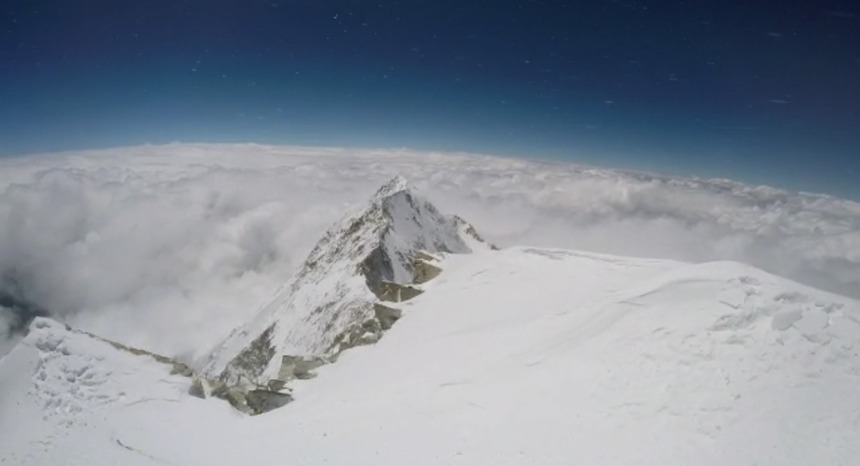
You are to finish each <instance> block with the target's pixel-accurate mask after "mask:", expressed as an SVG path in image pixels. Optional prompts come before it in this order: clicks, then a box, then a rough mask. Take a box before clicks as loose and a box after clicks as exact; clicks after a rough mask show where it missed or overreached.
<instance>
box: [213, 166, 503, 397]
mask: <svg viewBox="0 0 860 466" xmlns="http://www.w3.org/2000/svg"><path fill="white" fill-rule="evenodd" d="M492 247H493V246H492V245H489V244H487V243H486V242H484V241H483V240H482V239H481V238H480V236H479V235H478V234H477V233H476V232H475V229H474V228H473V227H472V226H471V225H469V224H468V223H467V222H465V221H464V220H462V219H460V218H459V217H454V216H446V215H442V214H441V213H439V211H438V210H437V209H436V208H435V207H434V206H433V205H432V204H430V203H429V202H427V201H426V200H424V199H422V198H421V197H420V196H418V195H416V193H415V191H414V189H413V188H411V187H410V186H409V185H408V183H407V182H406V181H405V180H404V179H403V178H400V177H397V178H395V179H393V180H391V181H390V182H389V183H387V184H386V185H384V186H383V187H382V188H380V189H379V191H377V192H376V194H375V195H374V196H373V197H372V198H371V200H370V202H369V203H368V204H366V205H365V206H363V207H362V208H359V209H357V210H355V211H353V212H351V213H349V214H348V215H346V216H345V217H344V219H343V220H342V221H341V222H339V223H338V224H336V225H335V226H334V227H333V228H332V229H330V230H329V231H328V232H327V233H326V234H325V235H324V236H323V238H322V239H321V240H320V241H319V243H318V244H317V245H316V247H315V248H314V249H313V250H312V251H311V253H310V255H309V256H308V258H307V259H306V260H305V262H304V264H303V265H302V267H301V268H300V269H299V270H298V272H297V273H296V274H295V275H294V276H293V278H292V279H291V280H290V281H289V282H287V283H286V284H285V285H284V287H283V288H282V289H281V290H280V291H279V292H278V293H277V295H276V296H275V298H274V299H273V300H272V301H271V303H269V304H268V305H266V306H264V307H263V308H262V309H261V310H260V312H259V313H258V315H257V316H256V317H255V318H254V319H253V320H252V321H250V322H248V323H247V324H246V325H244V326H243V327H241V328H238V329H236V330H235V331H234V332H233V333H232V334H231V335H230V336H229V337H228V338H227V339H226V340H225V341H224V342H223V343H222V344H221V345H219V346H218V348H216V350H215V351H214V352H213V354H212V356H211V358H210V362H209V364H208V365H207V367H206V369H205V372H206V374H207V375H208V376H209V377H213V378H218V379H219V380H220V381H222V382H223V383H226V384H228V385H231V386H246V387H249V388H250V387H261V386H280V385H282V384H283V383H284V382H285V381H286V380H285V379H288V378H291V377H296V376H298V374H293V373H292V372H291V371H289V370H284V368H285V367H287V366H289V367H298V366H295V363H296V361H304V362H303V363H302V364H303V366H302V364H300V366H302V367H307V366H308V365H313V364H316V361H327V360H331V359H333V358H335V357H336V356H337V355H338V354H339V353H340V352H341V351H343V350H344V349H346V348H349V347H352V346H356V345H360V344H366V343H371V342H374V341H376V340H378V338H379V337H380V336H381V334H382V332H383V331H385V330H387V329H388V328H390V327H391V326H392V325H393V323H394V321H396V320H397V319H398V318H399V317H400V311H399V310H398V309H397V308H396V306H392V305H391V303H392V302H397V301H405V300H407V299H411V298H412V297H414V296H416V295H417V294H419V293H420V292H421V290H420V288H419V287H417V286H413V285H412V284H419V283H423V282H425V281H427V280H429V279H431V278H433V277H435V276H436V275H437V274H438V273H439V270H438V267H436V266H435V265H433V264H432V262H433V256H434V255H437V254H450V253H468V252H471V251H472V250H474V249H476V248H481V249H485V248H492Z"/></svg>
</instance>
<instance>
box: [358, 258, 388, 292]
mask: <svg viewBox="0 0 860 466" xmlns="http://www.w3.org/2000/svg"><path fill="white" fill-rule="evenodd" d="M359 269H360V271H361V274H362V275H364V280H365V281H366V282H367V288H368V289H369V290H370V291H372V292H373V294H375V295H376V296H379V295H380V294H381V293H382V283H384V282H387V281H390V280H392V279H393V278H394V269H393V267H392V265H391V258H389V257H388V254H386V253H385V250H384V249H383V248H382V247H381V246H380V247H378V248H376V249H374V250H373V251H371V252H370V254H368V255H367V257H366V258H365V259H364V260H363V261H362V262H361V265H360V266H359Z"/></svg>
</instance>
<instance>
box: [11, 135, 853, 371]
mask: <svg viewBox="0 0 860 466" xmlns="http://www.w3.org/2000/svg"><path fill="white" fill-rule="evenodd" d="M397 174H402V175H404V176H405V177H407V178H408V179H409V180H410V181H411V182H412V184H413V185H415V186H416V187H417V188H418V189H419V190H420V191H421V192H422V194H424V195H425V196H426V197H428V198H429V199H430V200H431V201H433V202H434V203H435V204H436V205H437V206H438V207H439V208H440V210H442V211H443V212H449V213H456V214H459V215H461V216H462V217H464V218H465V219H467V220H469V221H470V222H471V223H473V224H474V225H475V226H476V228H477V229H478V230H479V232H481V233H482V234H483V235H484V236H485V237H487V238H488V239H489V240H491V241H493V242H495V243H496V244H498V245H500V246H509V245H519V244H528V245H537V246H551V247H564V248H574V249H584V250H590V251H599V252H608V253H616V254H623V255H635V256H646V257H664V258H673V259H681V260H687V261H693V262H699V261H710V260H737V261H742V262H746V263H750V264H753V265H756V266H758V267H760V268H762V269H765V270H767V271H770V272H773V273H776V274H779V275H784V276H787V277H790V278H793V279H795V280H798V281H800V282H803V283H807V284H811V285H814V286H817V287H820V288H823V289H826V290H830V291H835V292H838V293H842V294H845V295H849V296H853V297H860V204H858V203H855V202H851V201H847V200H842V199H837V198H832V197H828V196H822V195H813V194H803V193H791V192H786V191H782V190H778V189H773V188H769V187H762V186H758V187H753V186H747V185H743V184H739V183H735V182H731V181H726V180H698V179H688V178H672V177H666V176H660V175H650V174H643V173H633V172H622V171H617V170H607V169H598V168H590V167H583V166H577V165H570V164H561V163H549V162H537V161H527V160H518V159H508V158H496V157H488V156H480V155H470V154H444V153H431V152H417V151H409V150H352V149H326V148H301V147H273V146H260V145H254V144H243V145H205V144H170V145H163V146H141V147H132V148H122V149H111V150H101V151H87V152H68V153H61V154H48V155H38V156H25V157H15V158H6V159H3V160H0V303H5V304H4V306H5V307H3V306H0V354H5V352H7V351H8V350H9V348H10V347H11V345H12V344H13V343H14V339H15V334H16V333H20V332H15V330H16V329H18V328H19V327H20V326H21V315H22V313H26V312H30V313H47V314H50V315H53V316H55V317H56V318H58V319H60V320H62V321H64V322H67V323H69V324H71V325H73V326H77V327H80V328H83V329H85V330H88V331H91V332H94V333H97V334H100V335H102V336H104V337H107V338H112V339H117V340H120V341H122V342H124V343H127V344H131V345H134V346H139V347H143V348H146V349H149V350H152V351H156V352H160V353H164V354H168V355H174V356H179V357H182V358H184V359H185V360H188V361H195V360H198V359H199V358H201V357H202V356H204V355H205V354H206V353H207V351H208V350H209V349H210V348H211V346H212V345H214V344H215V343H217V342H218V341H219V340H220V339H221V338H223V337H224V336H226V334H227V333H229V331H230V330H232V329H233V328H234V327H236V326H237V325H239V324H240V323H242V322H244V321H245V320H246V319H248V318H250V317H251V316H252V315H253V314H254V312H255V311H256V310H257V309H258V308H259V306H261V305H262V304H264V303H265V302H266V301H267V299H269V298H270V297H271V296H272V294H273V293H274V292H275V291H276V290H277V288H278V286H279V285H280V284H282V283H283V282H284V281H285V279H286V278H287V277H288V276H289V274H290V273H291V271H292V270H293V269H294V268H295V267H297V266H298V265H299V264H300V263H301V261H302V260H303V259H304V256H305V255H306V254H307V253H308V252H309V251H310V249H311V248H312V247H313V245H314V243H315V242H316V240H317V239H318V238H319V236H320V235H321V234H322V233H323V232H324V231H325V229H326V228H328V227H329V226H330V225H331V224H332V223H333V222H335V221H336V220H337V219H338V218H339V217H340V216H341V215H342V214H343V213H344V212H345V211H346V210H347V209H349V208H350V207H352V206H353V205H355V204H356V203H361V202H364V201H365V199H367V198H368V197H369V196H370V195H371V194H372V193H373V192H374V191H375V190H376V188H378V186H380V185H381V184H383V183H384V182H385V181H387V180H388V179H389V178H391V177H392V176H394V175H397ZM22 309H23V311H22ZM6 337H9V338H6Z"/></svg>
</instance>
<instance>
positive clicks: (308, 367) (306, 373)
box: [278, 355, 325, 382]
mask: <svg viewBox="0 0 860 466" xmlns="http://www.w3.org/2000/svg"><path fill="white" fill-rule="evenodd" d="M323 364H325V360H324V359H322V358H318V357H314V356H289V355H284V356H281V369H280V371H279V372H278V379H279V380H283V381H285V382H286V381H289V380H291V379H312V378H314V377H315V376H316V374H315V373H313V372H312V371H313V370H314V369H316V368H318V367H320V366H322V365H323Z"/></svg>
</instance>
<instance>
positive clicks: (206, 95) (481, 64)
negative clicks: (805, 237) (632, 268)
mask: <svg viewBox="0 0 860 466" xmlns="http://www.w3.org/2000/svg"><path fill="white" fill-rule="evenodd" d="M0 8H2V10H0V22H2V23H0V24H2V28H0V31H2V34H3V35H2V37H3V39H2V42H0V154H16V153H28V152H38V151H52V150H62V149H77V148H90V147H108V146H116V145H128V144H139V143H145V142H151V143H162V142H170V141H177V140H178V141H192V142H196V141H213V142H217V141H255V142H265V143H288V144H316V145H347V146H364V147H403V146H406V147H415V148H425V149H440V150H466V151H481V152H487V153H499V154H510V155H525V156H529V155H530V156H535V157H541V158H556V159H565V160H571V161H577V162H586V163H591V164H597V165H607V166H616V167H628V168H636V169H650V170H660V171H668V172H677V173H683V174H697V175H703V176H724V177H731V178H737V179H740V180H746V181H752V182H765V183H770V184H775V185H781V186H786V187H789V188H794V189H806V190H813V191H822V192H829V193H833V194H838V195H844V196H850V197H854V198H860V115H858V108H860V5H858V4H857V2H856V1H842V2H840V1H833V0H823V1H806V2H799V1H787V0H781V1H720V2H714V1H673V2H669V1H636V0H591V1H582V2H540V1H523V2H504V1H498V0H496V1H462V0H461V1H458V2H447V1H442V0H437V1H420V0H413V1H400V2H390V1H374V2H364V1H360V0H348V1H336V0H335V1H325V2H323V1H317V0H308V1H303V0H302V1H288V0H274V1H255V0H244V1H239V0H236V1H225V0H206V1H202V0H201V1H178V0H170V1H162V0H151V1H145V2H120V1H115V0H99V1H87V0H78V1H62V0H60V1H58V0H43V1H39V0H5V1H4V2H3V3H2V7H0Z"/></svg>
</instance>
